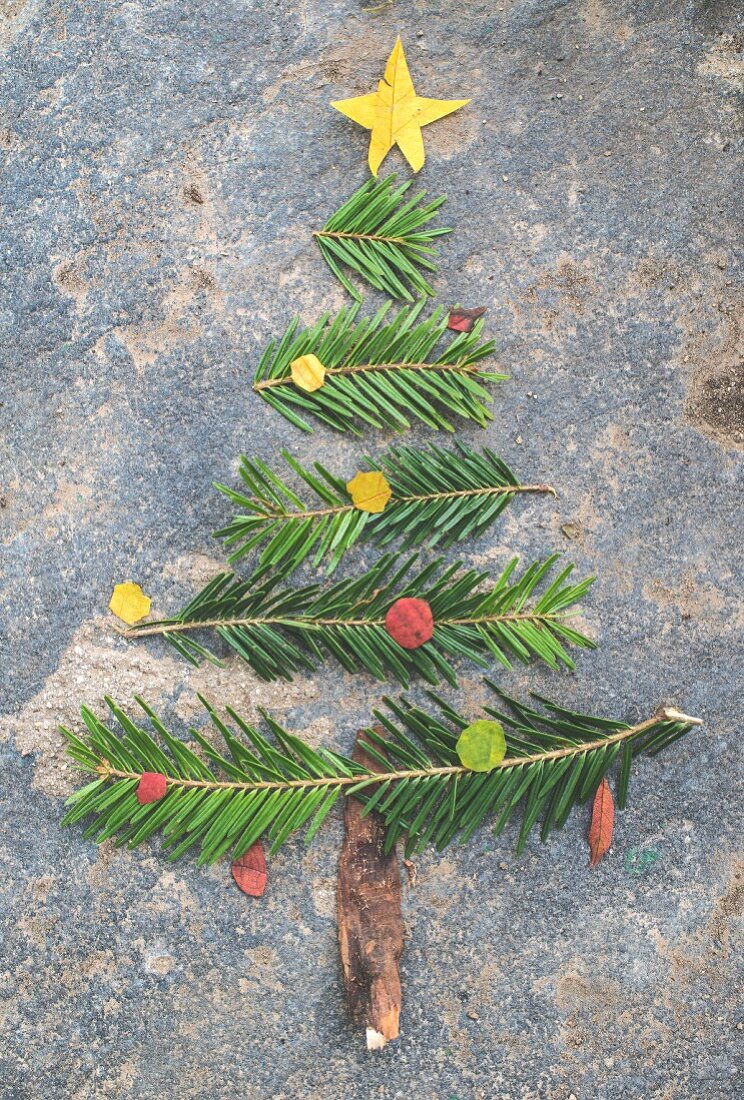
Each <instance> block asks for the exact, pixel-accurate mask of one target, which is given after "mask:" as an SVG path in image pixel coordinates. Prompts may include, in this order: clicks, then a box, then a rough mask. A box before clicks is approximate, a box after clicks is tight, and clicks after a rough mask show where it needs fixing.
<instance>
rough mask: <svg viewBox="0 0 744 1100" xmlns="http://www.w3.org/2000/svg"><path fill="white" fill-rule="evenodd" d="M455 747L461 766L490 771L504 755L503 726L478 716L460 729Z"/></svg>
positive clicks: (479, 770)
mask: <svg viewBox="0 0 744 1100" xmlns="http://www.w3.org/2000/svg"><path fill="white" fill-rule="evenodd" d="M455 747H456V748H457V755H458V756H459V757H460V763H461V764H462V766H463V768H469V769H470V771H471V772H490V770H491V768H495V767H496V765H497V764H498V763H499V761H501V760H503V759H504V757H505V756H506V736H505V734H504V727H503V726H502V725H501V722H490V721H488V720H487V719H485V718H480V719H479V720H478V721H477V722H473V724H472V725H470V726H467V727H466V728H465V729H464V730H463V731H462V733H461V734H460V736H459V737H458V739H457V745H456V746H455Z"/></svg>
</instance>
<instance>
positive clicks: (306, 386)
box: [290, 355, 326, 393]
mask: <svg viewBox="0 0 744 1100" xmlns="http://www.w3.org/2000/svg"><path fill="white" fill-rule="evenodd" d="M290 366H291V368H292V381H293V382H294V384H295V386H299V388H300V389H301V390H305V392H306V393H313V392H314V391H315V390H319V389H320V387H321V386H322V385H323V383H324V382H325V373H326V369H325V367H324V366H323V364H322V363H321V361H320V359H318V357H317V355H301V356H300V358H299V359H294V360H293V361H292V363H290Z"/></svg>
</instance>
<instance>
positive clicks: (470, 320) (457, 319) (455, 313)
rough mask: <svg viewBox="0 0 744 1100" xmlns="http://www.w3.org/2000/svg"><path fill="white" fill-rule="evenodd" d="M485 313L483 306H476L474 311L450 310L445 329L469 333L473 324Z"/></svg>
mask: <svg viewBox="0 0 744 1100" xmlns="http://www.w3.org/2000/svg"><path fill="white" fill-rule="evenodd" d="M485 312H486V307H485V306H476V308H475V309H452V310H450V315H449V320H448V321H447V328H449V329H452V331H453V332H470V331H471V329H472V327H473V325H474V324H475V322H476V321H477V320H478V318H479V317H482V316H483V314H484V313H485Z"/></svg>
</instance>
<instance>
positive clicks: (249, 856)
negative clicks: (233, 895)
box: [232, 840, 268, 898]
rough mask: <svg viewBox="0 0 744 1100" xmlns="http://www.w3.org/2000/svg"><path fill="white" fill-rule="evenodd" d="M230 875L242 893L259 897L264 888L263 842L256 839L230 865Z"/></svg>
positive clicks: (264, 857)
mask: <svg viewBox="0 0 744 1100" xmlns="http://www.w3.org/2000/svg"><path fill="white" fill-rule="evenodd" d="M232 877H233V878H234V879H235V881H236V882H237V884H238V886H239V887H240V889H241V890H242V891H243V893H244V894H248V895H249V897H252V898H260V897H262V896H263V892H264V890H265V889H266V879H267V877H268V876H267V874H266V856H265V855H264V850H263V844H262V842H261V841H260V840H257V841H256V843H255V844H252V845H251V847H250V848H249V849H248V851H247V852H246V853H245V854H244V855H242V856H241V857H240V859H236V860H235V862H234V863H233V865H232Z"/></svg>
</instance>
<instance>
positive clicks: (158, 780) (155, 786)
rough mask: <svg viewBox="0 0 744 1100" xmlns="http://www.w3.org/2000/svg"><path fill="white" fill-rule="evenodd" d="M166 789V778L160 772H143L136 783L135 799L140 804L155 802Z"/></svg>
mask: <svg viewBox="0 0 744 1100" xmlns="http://www.w3.org/2000/svg"><path fill="white" fill-rule="evenodd" d="M167 789H168V780H167V779H166V778H165V776H164V775H162V774H161V773H160V772H143V773H142V775H141V776H140V781H139V783H138V784H137V801H138V802H139V804H140V806H146V805H147V803H148V802H157V801H158V799H160V798H162V797H163V795H164V794H165V792H166V790H167Z"/></svg>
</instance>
